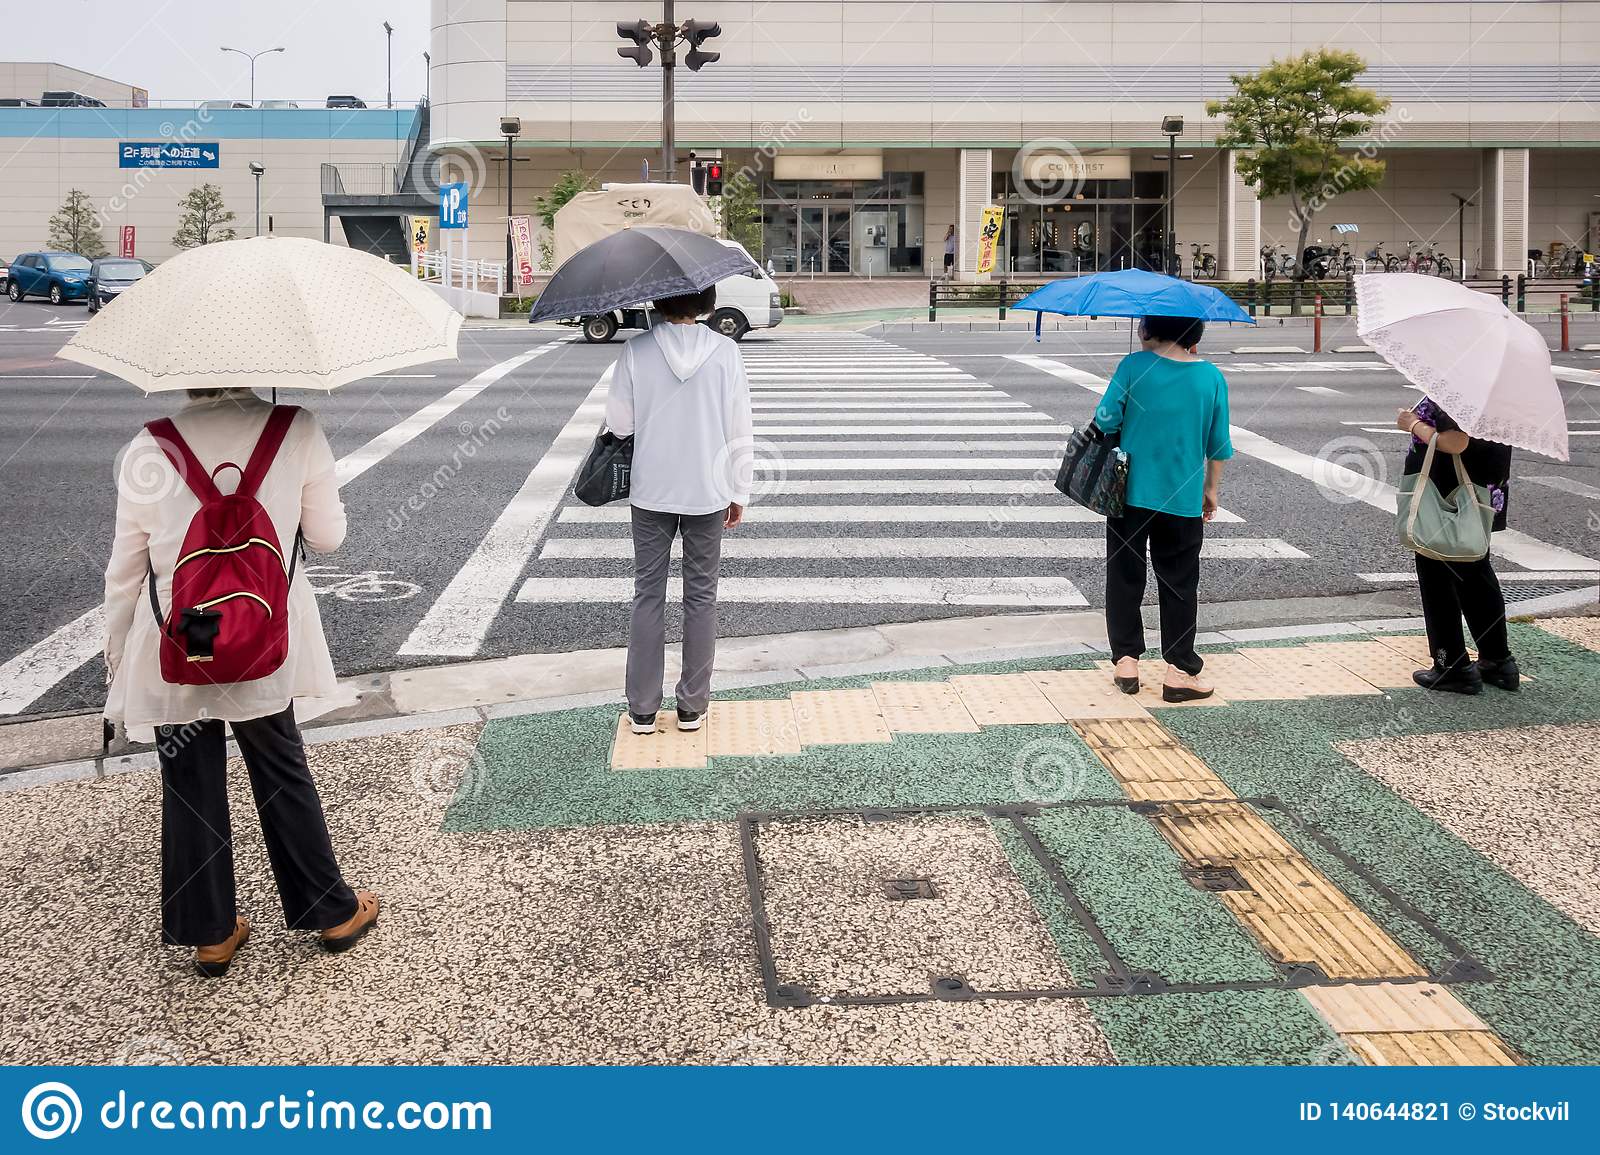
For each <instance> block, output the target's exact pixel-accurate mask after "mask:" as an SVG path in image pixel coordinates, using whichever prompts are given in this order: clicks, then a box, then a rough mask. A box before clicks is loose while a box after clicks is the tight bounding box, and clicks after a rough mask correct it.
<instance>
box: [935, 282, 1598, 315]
mask: <svg viewBox="0 0 1600 1155" xmlns="http://www.w3.org/2000/svg"><path fill="white" fill-rule="evenodd" d="M1201 283H1202V284H1207V285H1210V286H1212V287H1213V288H1215V289H1219V290H1220V291H1222V292H1223V293H1225V294H1227V295H1228V296H1229V297H1231V298H1232V299H1233V300H1235V301H1237V302H1238V303H1239V304H1240V306H1242V307H1243V308H1244V311H1245V312H1247V313H1249V314H1250V315H1251V316H1252V317H1282V316H1290V317H1300V316H1305V317H1309V316H1314V315H1316V314H1318V313H1319V312H1320V313H1321V315H1322V316H1325V317H1326V316H1336V315H1337V316H1346V317H1348V316H1351V315H1353V314H1354V313H1355V310H1356V292H1355V279H1354V278H1353V277H1343V278H1338V279H1328V280H1321V281H1315V280H1298V279H1296V278H1293V277H1263V278H1259V279H1258V278H1254V277H1252V278H1250V279H1249V280H1246V281H1203V282H1201ZM1464 283H1465V284H1466V285H1467V286H1468V287H1469V288H1471V289H1475V290H1476V291H1478V292H1480V293H1489V294H1491V295H1493V296H1496V297H1499V298H1500V301H1501V303H1502V304H1504V305H1505V306H1506V308H1508V309H1512V310H1514V311H1516V312H1518V313H1526V312H1530V311H1532V312H1536V313H1539V312H1559V311H1561V309H1562V307H1563V306H1565V308H1566V309H1567V311H1569V312H1572V311H1577V310H1587V311H1589V312H1597V313H1600V282H1597V281H1596V280H1594V279H1592V278H1591V279H1589V280H1583V281H1551V280H1540V281H1533V280H1530V279H1529V278H1528V277H1527V276H1525V275H1521V276H1516V277H1509V276H1507V277H1500V278H1498V279H1494V278H1482V279H1473V280H1468V281H1466V282H1464ZM1041 284H1043V282H1039V281H1012V280H1008V279H1002V280H998V281H981V282H962V281H944V280H937V281H930V282H929V283H928V320H930V321H937V320H938V319H939V310H940V308H960V309H971V308H985V309H994V310H995V314H996V316H997V317H998V318H999V319H1000V320H1002V321H1004V320H1005V319H1006V315H1007V313H1008V312H1009V311H1010V310H1011V309H1012V308H1014V307H1015V306H1016V304H1017V302H1018V301H1020V300H1022V298H1024V297H1026V296H1027V295H1028V294H1029V293H1031V292H1033V291H1034V290H1035V289H1037V288H1039V287H1040V286H1041Z"/></svg>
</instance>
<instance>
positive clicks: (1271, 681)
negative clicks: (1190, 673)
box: [1201, 654, 1313, 702]
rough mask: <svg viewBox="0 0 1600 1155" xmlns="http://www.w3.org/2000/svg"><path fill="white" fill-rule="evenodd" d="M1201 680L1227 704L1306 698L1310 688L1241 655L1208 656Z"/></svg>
mask: <svg viewBox="0 0 1600 1155" xmlns="http://www.w3.org/2000/svg"><path fill="white" fill-rule="evenodd" d="M1201 677H1203V678H1205V679H1207V680H1208V681H1210V683H1211V684H1212V685H1213V686H1215V687H1216V688H1217V694H1218V696H1220V697H1222V698H1223V699H1224V700H1226V701H1230V702H1264V701H1278V700H1287V699H1294V698H1309V697H1311V696H1312V692H1313V687H1311V686H1309V685H1307V684H1306V683H1304V682H1301V681H1300V680H1298V679H1296V678H1289V677H1284V676H1282V675H1279V674H1274V673H1269V672H1268V671H1267V670H1265V669H1263V668H1262V667H1261V666H1258V665H1256V664H1255V663H1254V662H1252V661H1251V660H1250V659H1249V658H1247V657H1245V656H1244V655H1243V654H1207V655H1206V668H1205V670H1204V671H1203V672H1202V673H1201Z"/></svg>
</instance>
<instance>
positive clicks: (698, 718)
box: [678, 710, 705, 734]
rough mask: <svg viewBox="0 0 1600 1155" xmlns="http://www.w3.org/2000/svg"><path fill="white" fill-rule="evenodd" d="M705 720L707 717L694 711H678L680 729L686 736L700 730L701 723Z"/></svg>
mask: <svg viewBox="0 0 1600 1155" xmlns="http://www.w3.org/2000/svg"><path fill="white" fill-rule="evenodd" d="M704 720H705V715H704V714H701V713H698V712H696V711H694V710H679V711H678V729H680V730H682V731H683V732H684V733H686V734H692V733H694V732H695V731H696V730H698V729H700V723H701V722H702V721H704Z"/></svg>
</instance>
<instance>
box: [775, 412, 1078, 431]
mask: <svg viewBox="0 0 1600 1155" xmlns="http://www.w3.org/2000/svg"><path fill="white" fill-rule="evenodd" d="M1053 420H1054V418H1052V417H1051V416H1050V415H1049V414H1048V413H1041V412H1039V411H1038V410H1037V409H1024V410H1017V409H1004V410H1000V411H998V412H993V411H984V412H982V413H947V412H943V411H941V410H932V411H925V410H922V409H907V410H896V409H852V410H850V411H849V412H847V413H833V412H829V411H827V410H800V411H794V410H790V409H784V410H783V411H782V412H779V413H774V412H771V411H770V410H766V409H763V410H762V411H761V412H760V414H759V421H887V422H892V423H894V424H891V425H890V426H888V428H894V427H895V425H898V424H899V423H900V422H903V421H944V422H951V423H954V424H956V425H957V426H958V427H960V426H964V425H965V424H966V422H968V421H1015V422H1018V423H1019V424H1023V425H1026V424H1029V423H1032V422H1037V421H1053Z"/></svg>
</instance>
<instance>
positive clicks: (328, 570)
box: [305, 565, 422, 602]
mask: <svg viewBox="0 0 1600 1155" xmlns="http://www.w3.org/2000/svg"><path fill="white" fill-rule="evenodd" d="M305 574H306V580H307V581H308V582H310V583H311V589H312V591H313V592H315V593H316V595H317V596H318V597H326V596H327V595H329V594H332V595H333V596H334V597H336V598H338V599H339V600H340V601H344V602H404V601H409V600H410V599H412V598H414V597H416V596H417V595H418V594H420V593H421V592H422V587H421V586H419V585H417V584H416V583H415V582H408V581H406V580H405V579H404V578H397V577H394V576H393V574H394V570H392V569H369V570H361V571H360V572H358V573H345V572H344V571H342V570H340V569H338V568H337V567H335V566H331V565H308V566H306V569H305Z"/></svg>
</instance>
